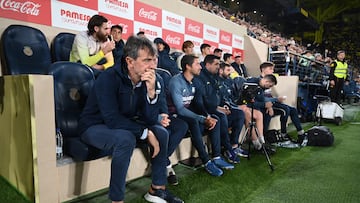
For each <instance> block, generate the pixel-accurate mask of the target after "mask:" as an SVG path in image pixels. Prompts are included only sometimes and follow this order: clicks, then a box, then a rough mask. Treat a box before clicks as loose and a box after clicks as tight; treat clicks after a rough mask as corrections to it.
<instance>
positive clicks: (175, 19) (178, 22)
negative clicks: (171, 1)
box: [166, 16, 181, 25]
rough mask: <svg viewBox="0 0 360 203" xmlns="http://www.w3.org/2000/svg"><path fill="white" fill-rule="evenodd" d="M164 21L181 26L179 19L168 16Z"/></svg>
mask: <svg viewBox="0 0 360 203" xmlns="http://www.w3.org/2000/svg"><path fill="white" fill-rule="evenodd" d="M166 20H167V21H169V22H172V23H175V24H178V25H181V20H180V19H177V18H173V17H170V16H166Z"/></svg>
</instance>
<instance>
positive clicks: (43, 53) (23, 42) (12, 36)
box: [1, 25, 51, 75]
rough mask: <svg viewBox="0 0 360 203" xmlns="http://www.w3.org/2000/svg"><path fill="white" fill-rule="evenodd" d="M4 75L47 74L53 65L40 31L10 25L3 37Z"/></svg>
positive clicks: (23, 26) (44, 38)
mask: <svg viewBox="0 0 360 203" xmlns="http://www.w3.org/2000/svg"><path fill="white" fill-rule="evenodd" d="M1 41H2V50H3V51H2V52H3V57H4V62H5V63H4V66H5V67H3V74H4V75H16V74H46V73H47V69H48V68H49V66H50V64H51V55H50V49H49V45H48V43H47V41H46V37H45V35H44V34H43V33H42V32H41V31H40V30H38V29H36V28H33V27H29V26H25V25H10V26H8V27H7V28H6V29H5V30H4V32H3V34H2V36H1Z"/></svg>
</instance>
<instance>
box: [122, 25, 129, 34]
mask: <svg viewBox="0 0 360 203" xmlns="http://www.w3.org/2000/svg"><path fill="white" fill-rule="evenodd" d="M120 26H121V27H122V29H123V31H122V33H128V28H129V26H128V25H125V24H122V23H120Z"/></svg>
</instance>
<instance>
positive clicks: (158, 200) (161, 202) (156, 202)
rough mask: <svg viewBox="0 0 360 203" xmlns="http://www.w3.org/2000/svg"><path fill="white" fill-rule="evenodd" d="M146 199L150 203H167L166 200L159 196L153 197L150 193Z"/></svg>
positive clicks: (145, 196)
mask: <svg viewBox="0 0 360 203" xmlns="http://www.w3.org/2000/svg"><path fill="white" fill-rule="evenodd" d="M144 198H145V200H146V201H148V202H153V203H167V201H166V200H164V199H161V198H160V197H158V196H154V195H151V194H150V193H148V192H147V193H146V194H145V195H144Z"/></svg>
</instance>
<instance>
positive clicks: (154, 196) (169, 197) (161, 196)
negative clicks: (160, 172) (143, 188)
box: [144, 188, 184, 203]
mask: <svg viewBox="0 0 360 203" xmlns="http://www.w3.org/2000/svg"><path fill="white" fill-rule="evenodd" d="M144 198H145V200H146V201H148V202H169V203H184V201H183V200H181V199H180V198H179V197H176V196H174V195H173V194H171V193H170V192H169V191H168V190H167V189H165V190H162V189H154V188H151V189H150V191H149V192H147V193H146V194H145V196H144Z"/></svg>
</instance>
